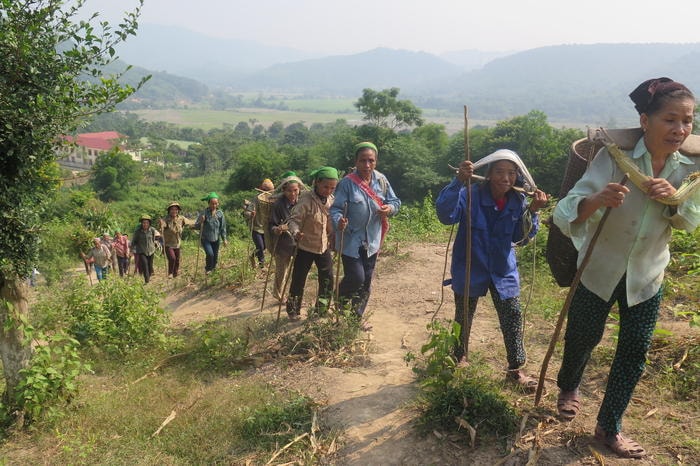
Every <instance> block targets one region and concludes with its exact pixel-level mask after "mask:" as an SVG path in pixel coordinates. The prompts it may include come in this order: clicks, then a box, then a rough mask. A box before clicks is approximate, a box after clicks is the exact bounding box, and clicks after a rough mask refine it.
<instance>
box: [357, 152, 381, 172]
mask: <svg viewBox="0 0 700 466" xmlns="http://www.w3.org/2000/svg"><path fill="white" fill-rule="evenodd" d="M376 166H377V153H376V152H374V150H372V149H370V148H369V147H365V148H364V149H361V150H359V151H358V152H357V155H356V156H355V167H356V168H357V173H358V174H359V175H360V177H361V178H364V179H368V178H369V177H370V176H372V172H373V171H374V169H375V168H376Z"/></svg>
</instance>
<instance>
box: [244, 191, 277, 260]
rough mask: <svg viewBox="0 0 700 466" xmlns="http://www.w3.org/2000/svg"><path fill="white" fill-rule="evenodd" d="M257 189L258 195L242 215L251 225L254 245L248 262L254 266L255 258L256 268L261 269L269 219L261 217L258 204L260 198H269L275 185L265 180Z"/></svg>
mask: <svg viewBox="0 0 700 466" xmlns="http://www.w3.org/2000/svg"><path fill="white" fill-rule="evenodd" d="M257 189H258V191H261V192H260V194H258V195H257V196H255V197H254V198H253V200H252V201H250V202H248V203H246V206H245V211H244V212H243V213H244V214H245V217H246V218H247V219H248V221H249V222H250V224H251V227H250V230H251V235H252V239H253V244H254V245H255V251H254V252H253V255H252V256H251V257H250V260H251V262H252V263H253V264H255V259H256V258H257V260H258V266H259V267H260V268H263V267H264V266H265V229H266V228H268V225H267V222H268V221H269V218H266V217H265V216H264V215H262V212H261V211H262V209H261V208H260V203H261V201H262V200H261V197H262V198H263V199H265V200H267V199H268V198H269V196H270V195H271V194H272V192H273V191H274V190H275V185H274V183H273V182H272V180H271V179H269V178H265V179H264V180H263V181H262V183H260V187H259V188H257Z"/></svg>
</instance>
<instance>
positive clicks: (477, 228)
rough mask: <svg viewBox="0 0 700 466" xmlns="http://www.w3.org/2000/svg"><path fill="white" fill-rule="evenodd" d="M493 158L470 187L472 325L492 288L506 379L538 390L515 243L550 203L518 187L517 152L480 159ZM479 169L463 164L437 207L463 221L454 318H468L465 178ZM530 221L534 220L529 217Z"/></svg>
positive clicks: (521, 173) (455, 255)
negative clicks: (528, 352) (528, 364)
mask: <svg viewBox="0 0 700 466" xmlns="http://www.w3.org/2000/svg"><path fill="white" fill-rule="evenodd" d="M486 163H488V169H487V175H486V181H485V182H484V183H483V184H478V183H474V184H473V185H472V186H471V238H472V240H471V241H472V242H471V265H470V267H471V268H470V271H471V274H470V280H469V290H468V293H467V295H468V297H469V299H468V302H469V305H468V306H469V319H468V321H467V322H468V326H469V327H470V326H471V322H472V320H473V317H474V313H475V311H476V305H477V302H478V300H479V297H481V296H485V295H486V291H489V292H490V293H491V299H492V300H493V304H494V307H495V308H496V312H497V313H498V319H499V322H500V327H501V331H502V333H503V342H504V343H505V347H506V354H507V359H508V372H507V378H508V379H509V380H511V381H514V382H516V383H517V384H519V385H520V386H521V387H523V388H524V389H526V390H528V391H533V392H534V391H535V390H536V389H537V381H536V380H535V379H534V378H533V377H530V376H528V375H526V374H525V373H524V372H523V370H522V367H523V365H524V364H525V360H526V359H525V347H524V344H523V330H522V327H523V325H522V324H523V318H522V312H521V309H520V301H519V295H520V277H519V276H518V268H517V264H516V260H515V250H514V247H513V246H514V245H515V244H523V243H525V242H527V241H528V240H529V239H530V238H532V237H533V236H534V235H535V234H536V233H537V230H538V227H539V223H538V215H537V210H538V209H539V208H541V207H543V206H545V205H546V204H547V195H546V194H545V193H543V192H542V191H540V190H535V191H534V194H533V200H532V202H531V203H530V205H529V206H528V205H527V204H526V202H525V195H524V194H522V193H520V192H518V191H516V190H514V189H513V188H514V187H515V186H516V182H517V181H518V179H519V178H522V177H525V178H526V179H528V178H529V180H528V182H529V184H531V185H532V186H534V182H532V179H531V177H530V175H529V173H528V172H527V168H525V165H524V164H523V163H522V161H521V160H520V157H518V155H517V154H516V153H515V152H512V151H509V150H499V151H496V152H494V153H493V154H491V155H489V156H488V157H486V158H484V159H482V160H480V161H479V162H477V164H478V166H481V165H485V164H486ZM475 168H478V167H477V166H476V165H475V164H474V163H472V162H471V161H463V162H462V163H461V164H460V167H459V171H458V172H457V176H456V177H455V178H454V179H453V180H452V182H450V184H448V185H447V186H445V187H444V188H443V189H442V191H441V192H440V194H439V196H438V198H437V201H436V208H437V214H438V218H439V219H440V222H442V223H443V224H445V225H451V224H454V223H459V227H458V230H457V237H456V238H455V242H454V246H453V250H452V268H451V274H452V279H451V280H448V282H447V283H446V284H449V283H451V284H452V290H453V292H454V298H455V320H456V321H457V322H459V323H460V324H462V323H463V316H464V302H465V298H464V295H465V287H466V279H465V277H466V234H467V231H466V226H467V225H466V215H467V191H466V188H465V186H464V182H465V181H466V180H467V179H468V178H470V177H471V176H472V175H473V174H474V169H475ZM528 218H529V220H531V221H528ZM469 331H470V328H463V329H462V335H461V336H464V335H465V332H466V335H467V336H468V335H469ZM461 342H462V338H460V343H459V344H458V345H457V346H456V347H455V348H454V356H455V359H456V360H457V362H458V363H465V362H466V355H465V354H464V353H465V352H464V347H463V346H462V343H461Z"/></svg>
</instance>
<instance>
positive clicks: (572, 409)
mask: <svg viewBox="0 0 700 466" xmlns="http://www.w3.org/2000/svg"><path fill="white" fill-rule="evenodd" d="M580 410H581V401H580V400H579V398H578V389H576V390H571V391H564V390H561V391H560V392H559V398H557V413H558V414H559V417H560V418H561V419H562V420H564V421H571V420H573V419H574V418H575V417H576V415H577V414H578V412H579V411H580Z"/></svg>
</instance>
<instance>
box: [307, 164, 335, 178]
mask: <svg viewBox="0 0 700 466" xmlns="http://www.w3.org/2000/svg"><path fill="white" fill-rule="evenodd" d="M309 176H310V177H311V179H312V180H337V179H338V170H336V169H335V168H333V167H321V168H317V169H316V170H314V171H312V172H311V173H309Z"/></svg>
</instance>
